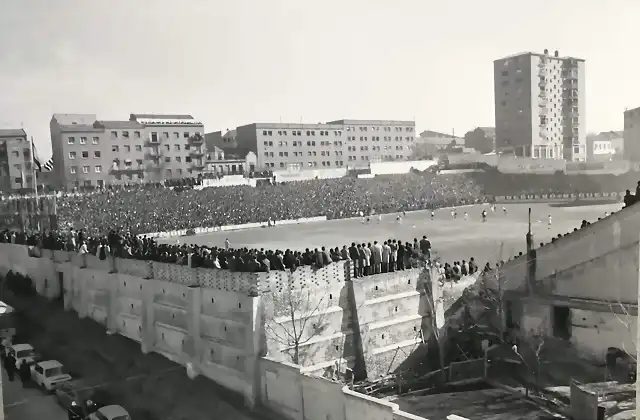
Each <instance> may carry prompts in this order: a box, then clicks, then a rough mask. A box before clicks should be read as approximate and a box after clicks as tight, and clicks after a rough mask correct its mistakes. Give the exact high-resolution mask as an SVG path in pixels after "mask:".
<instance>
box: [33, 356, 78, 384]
mask: <svg viewBox="0 0 640 420" xmlns="http://www.w3.org/2000/svg"><path fill="white" fill-rule="evenodd" d="M31 379H33V382H35V383H36V384H37V385H38V386H41V387H43V388H44V389H46V390H47V391H53V390H54V389H55V387H56V386H58V385H59V384H61V383H63V382H67V381H70V380H71V375H69V374H68V373H66V372H65V371H64V367H63V366H62V363H60V362H58V361H57V360H45V361H44V362H38V363H35V364H34V365H32V366H31Z"/></svg>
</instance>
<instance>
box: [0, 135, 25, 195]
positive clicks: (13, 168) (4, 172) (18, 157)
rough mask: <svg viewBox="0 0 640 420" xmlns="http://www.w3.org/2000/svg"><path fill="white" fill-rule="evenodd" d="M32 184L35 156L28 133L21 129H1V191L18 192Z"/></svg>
mask: <svg viewBox="0 0 640 420" xmlns="http://www.w3.org/2000/svg"><path fill="white" fill-rule="evenodd" d="M23 181H24V185H23ZM32 184H33V154H32V151H31V143H30V142H29V140H28V139H27V133H26V132H25V131H24V130H23V129H21V128H18V129H0V190H1V191H6V192H10V191H16V190H20V189H22V188H32Z"/></svg>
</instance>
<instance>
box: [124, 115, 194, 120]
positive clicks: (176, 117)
mask: <svg viewBox="0 0 640 420" xmlns="http://www.w3.org/2000/svg"><path fill="white" fill-rule="evenodd" d="M156 118H157V119H161V120H193V119H194V118H193V116H191V115H189V114H131V116H130V117H129V120H130V121H136V120H138V119H156Z"/></svg>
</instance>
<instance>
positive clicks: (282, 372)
mask: <svg viewBox="0 0 640 420" xmlns="http://www.w3.org/2000/svg"><path fill="white" fill-rule="evenodd" d="M260 377H261V383H262V390H261V398H262V400H261V401H262V404H263V405H264V406H266V407H268V408H269V409H270V410H271V411H274V412H276V413H279V414H281V415H282V416H283V417H285V418H286V419H290V420H326V419H331V420H351V419H367V420H426V419H424V418H423V417H420V416H416V415H413V414H410V413H407V412H404V411H401V410H400V408H399V406H398V405H397V404H395V403H391V402H388V401H383V400H380V399H377V398H372V397H368V396H366V395H363V394H359V393H357V392H354V391H352V390H350V389H349V388H348V387H346V386H344V385H342V384H340V383H337V382H333V381H330V380H327V379H324V378H318V377H313V376H310V375H308V374H304V373H302V372H301V369H300V366H297V365H294V364H291V363H282V362H276V361H274V360H272V359H268V358H263V359H261V361H260Z"/></svg>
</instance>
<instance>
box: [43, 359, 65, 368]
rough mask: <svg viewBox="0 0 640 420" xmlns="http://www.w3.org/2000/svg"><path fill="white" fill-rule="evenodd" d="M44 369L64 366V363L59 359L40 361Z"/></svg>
mask: <svg viewBox="0 0 640 420" xmlns="http://www.w3.org/2000/svg"><path fill="white" fill-rule="evenodd" d="M38 364H39V365H40V367H42V369H51V368H56V367H62V363H60V362H58V361H57V360H45V361H44V362H39V363H38Z"/></svg>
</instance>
